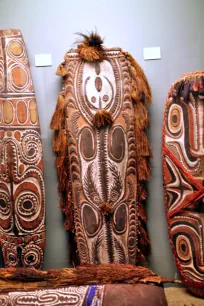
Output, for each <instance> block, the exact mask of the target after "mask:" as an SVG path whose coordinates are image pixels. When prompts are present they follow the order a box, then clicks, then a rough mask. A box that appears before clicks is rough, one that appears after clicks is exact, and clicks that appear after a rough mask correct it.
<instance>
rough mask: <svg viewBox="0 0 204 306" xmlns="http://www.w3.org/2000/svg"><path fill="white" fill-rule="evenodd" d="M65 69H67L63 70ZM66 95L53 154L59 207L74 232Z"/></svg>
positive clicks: (53, 126) (55, 122) (61, 97)
mask: <svg viewBox="0 0 204 306" xmlns="http://www.w3.org/2000/svg"><path fill="white" fill-rule="evenodd" d="M63 69H65V68H63ZM65 107H66V97H65V93H64V92H61V93H60V94H59V97H58V100H57V106H56V110H55V112H54V114H53V117H52V120H51V124H50V128H51V129H53V130H54V137H53V152H54V153H55V155H56V168H57V173H58V182H59V183H58V191H59V194H60V196H61V198H60V203H59V206H60V208H61V209H62V210H63V211H64V213H65V219H66V221H65V228H66V230H70V231H73V230H74V212H73V203H72V200H71V199H72V196H71V180H70V178H69V157H68V140H67V134H66V130H65V114H64V112H65Z"/></svg>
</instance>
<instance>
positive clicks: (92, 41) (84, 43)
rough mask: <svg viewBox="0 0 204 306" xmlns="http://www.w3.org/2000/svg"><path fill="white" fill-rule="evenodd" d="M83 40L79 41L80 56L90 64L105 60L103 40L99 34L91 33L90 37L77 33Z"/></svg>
mask: <svg viewBox="0 0 204 306" xmlns="http://www.w3.org/2000/svg"><path fill="white" fill-rule="evenodd" d="M76 34H78V35H79V36H81V37H82V38H83V40H81V41H78V43H79V45H78V46H77V50H78V53H79V56H80V57H81V58H82V59H84V60H85V61H88V62H97V61H103V60H104V54H103V39H102V38H101V37H100V35H98V34H97V32H91V33H89V34H88V35H86V34H83V33H76Z"/></svg>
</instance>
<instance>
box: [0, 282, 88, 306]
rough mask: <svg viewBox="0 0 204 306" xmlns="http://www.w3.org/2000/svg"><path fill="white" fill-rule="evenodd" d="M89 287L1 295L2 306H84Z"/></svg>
mask: <svg viewBox="0 0 204 306" xmlns="http://www.w3.org/2000/svg"><path fill="white" fill-rule="evenodd" d="M88 288H89V286H80V287H66V288H60V289H48V290H37V291H30V292H10V293H8V295H0V305H1V306H30V305H35V306H45V305H50V306H51V305H52V306H54V305H60V306H67V305H70V306H82V305H83V303H84V300H85V298H86V295H87V292H88Z"/></svg>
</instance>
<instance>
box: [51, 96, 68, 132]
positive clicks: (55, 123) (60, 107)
mask: <svg viewBox="0 0 204 306" xmlns="http://www.w3.org/2000/svg"><path fill="white" fill-rule="evenodd" d="M64 107H65V93H64V92H63V91H62V92H61V93H60V94H59V96H58V99H57V106H56V109H55V112H54V115H53V117H52V119H51V123H50V128H51V129H53V130H60V129H61V128H62V122H63V120H64V116H63V115H64Z"/></svg>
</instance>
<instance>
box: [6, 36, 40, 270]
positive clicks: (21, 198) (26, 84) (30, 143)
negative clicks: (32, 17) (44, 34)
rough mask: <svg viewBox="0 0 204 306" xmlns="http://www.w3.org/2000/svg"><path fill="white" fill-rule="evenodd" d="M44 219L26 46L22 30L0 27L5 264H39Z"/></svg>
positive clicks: (32, 96)
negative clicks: (0, 29) (3, 29)
mask: <svg viewBox="0 0 204 306" xmlns="http://www.w3.org/2000/svg"><path fill="white" fill-rule="evenodd" d="M44 223H45V199H44V181H43V164H42V141H41V136H40V126H39V120H38V113H37V107H36V101H35V94H34V90H33V84H32V78H31V73H30V68H29V64H28V58H27V54H26V48H25V44H24V42H23V38H22V36H21V33H20V31H18V30H8V31H7V30H6V31H0V242H1V247H2V252H3V258H4V264H5V265H6V266H10V267H16V266H24V267H35V268H40V267H41V266H42V262H43V250H44V246H45V225H44Z"/></svg>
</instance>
